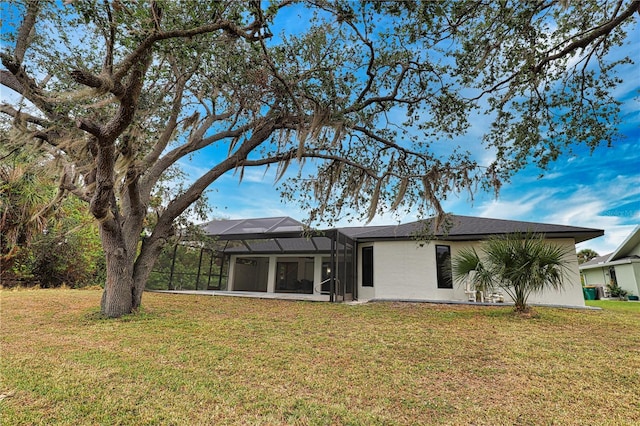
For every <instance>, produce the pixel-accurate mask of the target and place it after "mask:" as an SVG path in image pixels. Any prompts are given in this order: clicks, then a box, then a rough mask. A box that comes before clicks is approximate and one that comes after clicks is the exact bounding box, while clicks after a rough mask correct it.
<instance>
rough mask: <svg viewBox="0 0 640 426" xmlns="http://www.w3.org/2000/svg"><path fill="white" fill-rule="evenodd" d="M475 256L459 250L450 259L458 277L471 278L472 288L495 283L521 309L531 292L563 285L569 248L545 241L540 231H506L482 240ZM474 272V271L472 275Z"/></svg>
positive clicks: (559, 287) (488, 286)
mask: <svg viewBox="0 0 640 426" xmlns="http://www.w3.org/2000/svg"><path fill="white" fill-rule="evenodd" d="M481 252H482V255H479V254H478V253H477V252H476V251H475V249H468V250H462V251H461V252H460V253H459V254H458V255H457V256H456V257H455V258H454V261H453V265H454V272H455V273H456V275H457V276H458V277H457V279H458V280H464V279H467V278H471V277H472V278H471V279H472V280H473V283H474V284H475V285H476V288H478V286H480V288H485V289H489V288H491V287H493V286H499V287H500V288H502V290H503V291H504V292H505V293H507V294H508V295H509V296H510V297H511V298H512V299H513V301H514V302H515V309H516V311H518V312H524V311H526V310H527V309H528V308H527V300H528V298H529V296H530V295H531V294H532V293H542V292H543V291H544V290H547V289H554V290H559V289H561V288H562V287H563V284H564V277H565V272H566V269H567V265H568V255H569V254H570V253H571V251H570V250H569V249H568V248H564V247H562V246H559V245H557V244H553V243H550V242H547V241H546V240H545V237H544V235H542V234H534V233H527V234H520V233H515V234H508V235H505V236H503V237H496V238H492V239H490V240H489V241H487V242H486V244H485V245H484V246H483V247H482V249H481ZM472 271H475V274H472Z"/></svg>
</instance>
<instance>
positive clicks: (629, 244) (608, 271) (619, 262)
mask: <svg viewBox="0 0 640 426" xmlns="http://www.w3.org/2000/svg"><path fill="white" fill-rule="evenodd" d="M580 272H582V276H583V277H584V284H585V285H588V286H596V287H598V286H602V287H606V286H607V285H609V284H611V283H617V284H618V285H619V286H620V288H622V289H624V290H626V291H627V292H628V293H629V294H630V295H634V296H638V295H640V225H639V226H636V228H635V229H634V230H633V232H631V234H629V236H628V237H627V238H626V239H625V240H624V241H623V242H622V244H620V246H619V247H618V248H617V249H616V250H615V251H614V252H613V253H609V254H607V255H605V256H599V257H596V258H594V259H591V260H590V261H588V262H585V263H583V264H582V265H580Z"/></svg>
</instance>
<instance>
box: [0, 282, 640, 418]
mask: <svg viewBox="0 0 640 426" xmlns="http://www.w3.org/2000/svg"><path fill="white" fill-rule="evenodd" d="M99 301H100V292H99V291H95V290H89V291H86V290H85V291H83V290H34V291H2V292H0V309H1V310H0V315H1V317H0V322H1V325H0V331H1V334H0V337H1V340H0V344H1V353H0V374H1V376H0V377H1V381H0V419H1V423H2V424H7V425H9V424H11V425H18V424H19V425H31V424H33V425H38V424H43V425H44V424H47V425H48V424H63V425H64V424H69V425H71V424H92V425H131V424H136V425H143V424H149V425H153V424H158V425H169V424H175V425H204V424H220V425H225V424H250V425H280V424H300V425H326V424H335V425H378V424H379V425H404V424H452V425H459V424H474V425H485V424H486V425H507V424H508V425H551V424H554V425H557V424H560V425H573V424H575V425H581V424H599V425H627V424H638V423H640V398H639V397H638V396H639V395H640V304H639V303H633V302H626V303H627V304H625V305H621V304H620V303H625V302H618V303H617V304H616V302H612V304H611V305H609V304H603V305H602V307H603V310H600V311H585V310H569V309H552V308H536V310H537V316H535V317H533V318H522V317H519V316H516V315H514V314H512V312H511V309H510V308H506V307H496V308H493V307H473V306H442V305H432V304H399V303H376V304H365V305H355V306H352V305H344V304H328V303H311V302H287V301H277V300H254V299H245V298H232V297H218V296H216V297H207V296H183V295H170V294H155V293H148V294H145V295H144V299H143V304H144V310H143V311H142V312H141V313H140V314H137V315H133V316H128V317H125V318H121V319H118V320H106V319H101V318H100V316H99V315H98V312H97V306H98V304H99ZM621 306H624V307H623V308H621Z"/></svg>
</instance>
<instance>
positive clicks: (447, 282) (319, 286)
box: [203, 215, 604, 306]
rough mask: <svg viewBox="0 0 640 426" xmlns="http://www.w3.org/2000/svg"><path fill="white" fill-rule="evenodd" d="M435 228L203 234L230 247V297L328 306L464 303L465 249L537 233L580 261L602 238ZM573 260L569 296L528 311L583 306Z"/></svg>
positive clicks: (219, 225) (228, 228)
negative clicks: (583, 247)
mask: <svg viewBox="0 0 640 426" xmlns="http://www.w3.org/2000/svg"><path fill="white" fill-rule="evenodd" d="M433 224H434V222H433V221H432V220H427V221H417V222H412V223H406V224H398V225H389V226H364V227H342V228H335V229H329V230H324V231H317V230H310V229H305V227H304V225H303V224H302V223H300V222H298V221H296V220H294V219H291V218H289V217H276V218H263V219H246V220H222V221H212V222H209V223H206V224H204V225H203V229H204V231H205V233H206V234H208V235H210V236H215V237H216V238H217V239H218V240H219V241H221V242H224V248H223V249H221V251H222V252H223V253H224V257H225V263H226V264H227V265H228V280H227V283H228V284H227V290H228V291H245V292H267V293H304V294H310V295H317V296H318V297H324V298H325V300H328V301H344V300H361V301H363V300H414V301H466V300H468V294H467V293H465V288H464V286H461V285H458V284H456V283H455V277H452V272H451V259H452V258H453V257H454V256H455V255H456V254H457V253H458V251H459V250H460V249H462V248H464V247H469V246H477V245H479V244H481V243H482V241H483V240H486V239H487V238H489V237H492V236H495V235H505V234H509V233H514V232H523V233H525V232H536V233H544V234H545V236H546V238H547V239H549V240H551V241H553V242H555V243H556V244H559V245H562V246H565V247H567V248H570V249H571V252H572V253H574V254H575V244H576V243H579V242H582V241H586V240H589V239H591V238H595V237H598V236H601V235H603V234H604V232H603V231H602V230H599V229H590V228H579V227H573V226H565V225H551V224H543V223H533V222H520V221H511V220H499V219H487V218H479V217H469V216H456V215H450V216H449V219H448V220H447V226H446V232H443V231H439V230H436V229H435V228H434V226H433ZM441 228H442V227H441ZM421 235H422V236H424V235H429V236H430V238H429V239H428V240H425V239H424V238H422V239H421V238H419V237H420V236H421ZM568 260H569V262H570V268H569V270H570V272H569V273H568V275H567V277H566V283H565V287H564V289H563V290H561V291H559V292H553V293H552V292H548V293H544V294H535V295H532V296H531V297H530V299H529V301H530V303H540V304H557V305H572V306H584V300H583V294H582V287H581V283H580V276H579V272H578V261H577V257H576V256H575V255H573V256H571V258H570V259H568ZM506 301H507V302H508V301H509V300H506Z"/></svg>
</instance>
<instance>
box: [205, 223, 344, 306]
mask: <svg viewBox="0 0 640 426" xmlns="http://www.w3.org/2000/svg"><path fill="white" fill-rule="evenodd" d="M202 229H203V231H204V233H205V234H206V235H208V236H209V237H212V238H215V239H216V240H218V241H219V242H224V244H222V245H221V246H222V247H223V248H222V249H221V253H222V255H223V259H224V262H225V264H226V266H227V267H226V268H223V269H225V270H227V271H228V279H227V290H228V291H238V292H241V291H244V292H265V293H300V294H314V295H325V296H326V297H327V300H329V301H344V300H353V299H355V298H356V296H357V295H356V294H354V293H355V288H356V286H354V282H355V265H356V250H355V248H354V246H355V245H354V241H353V240H352V239H351V238H350V237H349V236H347V235H345V234H343V233H341V232H340V231H339V230H337V229H330V230H325V231H316V230H310V229H308V228H306V227H305V226H304V224H303V223H301V222H298V221H297V220H295V219H292V218H290V217H272V218H261V219H238V220H215V221H211V222H208V223H206V224H204V225H202Z"/></svg>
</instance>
